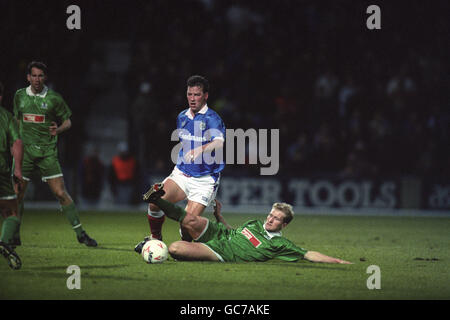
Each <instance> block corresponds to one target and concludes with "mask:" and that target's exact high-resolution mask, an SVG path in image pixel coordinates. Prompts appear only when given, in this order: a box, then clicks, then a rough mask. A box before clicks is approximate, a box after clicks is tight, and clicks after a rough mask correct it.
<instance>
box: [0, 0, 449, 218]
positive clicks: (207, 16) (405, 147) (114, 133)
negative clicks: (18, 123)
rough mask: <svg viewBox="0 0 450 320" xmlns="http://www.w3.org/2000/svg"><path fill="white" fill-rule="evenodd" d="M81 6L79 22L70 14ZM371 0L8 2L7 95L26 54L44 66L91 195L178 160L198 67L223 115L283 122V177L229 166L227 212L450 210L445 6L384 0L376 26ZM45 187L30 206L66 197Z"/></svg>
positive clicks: (95, 202)
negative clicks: (176, 137) (117, 170)
mask: <svg viewBox="0 0 450 320" xmlns="http://www.w3.org/2000/svg"><path fill="white" fill-rule="evenodd" d="M71 4H76V5H78V6H79V7H80V9H81V30H68V29H67V27H66V20H67V18H68V17H69V14H67V13H66V9H67V7H68V6H69V5H71ZM370 4H375V3H369V2H364V1H362V2H360V1H358V2H356V3H355V2H351V1H340V2H331V1H320V2H319V1H220V0H183V1H161V0H152V1H126V2H125V1H31V2H30V1H2V4H1V10H0V11H1V13H0V15H1V18H0V26H1V34H2V45H1V49H0V50H1V51H0V54H1V59H0V64H1V65H0V66H1V69H0V81H2V82H3V83H4V85H5V91H6V94H5V97H4V102H3V105H4V107H6V108H7V109H9V110H12V98H13V95H14V92H15V91H16V90H17V89H19V88H22V87H25V86H27V85H28V84H27V83H26V78H25V76H26V65H27V63H29V62H30V61H31V60H41V61H44V62H45V63H46V64H47V65H48V67H49V74H48V76H49V81H48V85H49V86H50V87H51V88H53V89H55V90H56V91H57V92H59V93H61V94H62V95H63V97H64V98H65V100H66V101H67V103H68V105H69V107H70V108H71V109H72V111H73V116H72V122H73V127H72V128H71V130H70V131H68V132H66V133H64V134H63V135H62V136H60V140H59V150H60V159H61V162H62V165H63V167H64V173H65V180H66V184H67V187H68V189H69V193H71V195H72V196H73V197H74V198H75V199H76V202H77V203H78V204H79V206H80V208H82V209H83V208H92V207H94V208H99V209H102V208H108V209H111V208H121V207H129V206H135V207H136V206H137V207H139V206H141V204H140V202H139V197H140V194H141V193H142V192H144V191H145V189H146V188H147V186H148V185H149V183H150V182H155V181H156V180H157V179H160V178H161V177H165V176H167V175H168V174H169V173H170V171H171V170H172V167H173V164H172V162H171V160H170V152H171V150H172V148H173V147H174V145H175V144H176V143H175V142H171V141H170V135H171V133H172V131H173V130H174V129H175V126H176V124H175V119H176V116H177V114H178V113H179V112H181V111H182V110H183V109H184V108H186V98H185V90H186V88H185V83H186V79H187V78H188V77H189V76H190V75H193V74H201V75H204V76H206V77H207V78H208V79H209V81H210V84H211V90H210V97H209V101H208V105H209V106H210V107H212V108H213V109H214V110H216V111H217V112H218V113H219V114H220V115H221V117H222V118H223V120H224V122H225V125H226V127H227V128H230V129H237V128H242V129H244V130H247V129H251V128H253V129H256V130H258V129H269V131H270V129H279V130H280V131H279V132H280V142H279V143H280V146H279V150H280V155H279V157H280V158H279V159H280V167H279V168H280V169H279V172H278V173H277V175H274V176H260V174H259V172H260V168H261V167H264V166H265V165H263V164H261V163H258V164H246V165H244V164H233V165H228V166H226V168H225V170H224V171H223V175H222V183H221V187H220V189H219V198H220V199H221V200H222V201H223V202H224V204H225V205H226V208H228V209H229V210H231V211H232V210H235V211H239V212H242V211H250V212H255V210H259V208H267V207H268V206H270V204H271V203H272V202H273V201H279V200H283V201H288V202H290V203H292V204H293V205H294V206H295V207H296V210H297V211H302V212H308V210H316V209H317V208H320V210H321V211H324V212H334V211H336V210H337V211H339V210H345V211H346V212H350V211H352V212H353V211H355V212H358V213H361V212H363V213H371V212H375V213H379V212H391V211H392V209H394V210H397V209H408V210H410V211H409V212H414V213H415V214H419V215H426V214H429V213H430V212H432V213H434V214H445V213H448V212H449V210H450V182H449V181H450V166H449V163H450V155H449V154H450V153H449V146H450V137H449V134H450V125H449V124H450V107H449V101H450V99H449V90H448V84H449V81H448V80H449V79H448V75H449V71H450V70H449V62H448V57H449V41H448V39H449V35H450V34H449V29H450V28H449V27H450V26H449V24H450V22H449V20H448V15H447V14H445V13H446V12H449V9H450V4H449V3H448V2H446V1H433V2H432V3H428V2H423V1H413V2H407V3H401V2H397V1H396V2H395V3H394V4H393V3H391V2H388V1H379V2H378V3H376V4H378V5H379V7H380V9H381V30H368V29H367V27H366V20H367V18H368V17H369V14H367V13H366V9H367V7H368V6H369V5H370ZM123 150H128V151H129V153H130V154H131V156H133V157H135V159H136V161H137V167H136V170H137V171H136V174H135V177H134V179H133V180H132V181H131V182H130V183H128V184H127V185H126V186H125V187H126V188H127V189H128V190H130V189H131V190H132V191H131V192H130V194H131V196H130V197H129V198H125V197H121V196H119V195H123V194H124V192H125V191H123V192H121V191H119V190H121V189H120V188H121V186H120V183H117V181H116V183H114V179H113V178H112V177H111V161H112V158H113V156H115V155H116V154H118V153H119V152H120V151H123ZM93 155H97V156H98V160H99V161H100V163H95V162H94V161H93V158H92V156H93ZM40 186H41V182H40V181H39V180H36V181H35V183H34V184H33V185H32V186H30V188H29V190H28V194H27V198H28V200H29V202H28V206H29V207H30V206H33V204H35V205H36V206H37V207H42V206H43V205H53V206H57V202H56V200H54V197H53V196H52V195H51V194H50V191H49V190H48V188H46V187H45V188H41V187H40ZM122 198H124V199H122ZM418 209H419V211H418ZM224 210H225V209H224ZM261 210H262V209H261ZM264 210H266V209H264ZM317 210H319V209H317ZM333 210H334V211H333ZM411 210H412V211H411ZM397 211H398V210H397Z"/></svg>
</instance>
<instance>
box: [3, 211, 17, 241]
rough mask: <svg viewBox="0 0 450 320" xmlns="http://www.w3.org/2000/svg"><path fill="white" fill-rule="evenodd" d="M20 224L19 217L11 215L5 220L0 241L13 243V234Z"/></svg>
mask: <svg viewBox="0 0 450 320" xmlns="http://www.w3.org/2000/svg"><path fill="white" fill-rule="evenodd" d="M19 225H20V220H19V218H17V217H14V216H9V217H8V218H6V219H5V221H3V225H2V235H1V237H0V241H3V242H4V243H7V244H11V242H12V239H13V235H14V233H15V232H16V229H17V228H18V227H19Z"/></svg>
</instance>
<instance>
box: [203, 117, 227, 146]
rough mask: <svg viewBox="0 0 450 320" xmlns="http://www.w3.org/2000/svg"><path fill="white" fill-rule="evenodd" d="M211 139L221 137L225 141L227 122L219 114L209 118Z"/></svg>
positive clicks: (208, 125)
mask: <svg viewBox="0 0 450 320" xmlns="http://www.w3.org/2000/svg"><path fill="white" fill-rule="evenodd" d="M206 124H207V128H208V136H209V141H213V140H215V139H220V140H222V141H225V124H224V123H223V121H222V119H221V118H220V117H219V116H216V117H208V118H207V123H206Z"/></svg>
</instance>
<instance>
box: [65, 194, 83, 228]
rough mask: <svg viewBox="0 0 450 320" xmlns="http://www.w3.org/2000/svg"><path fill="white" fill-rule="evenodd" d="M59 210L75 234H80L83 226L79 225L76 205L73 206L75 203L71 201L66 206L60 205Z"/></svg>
mask: <svg viewBox="0 0 450 320" xmlns="http://www.w3.org/2000/svg"><path fill="white" fill-rule="evenodd" d="M61 211H62V212H63V213H64V214H65V215H66V217H67V219H68V220H69V222H70V225H71V226H72V229H73V230H74V231H75V233H76V234H77V236H80V235H81V232H83V228H82V227H81V222H80V217H79V215H78V210H77V207H75V203H73V202H72V203H71V204H69V205H67V206H61Z"/></svg>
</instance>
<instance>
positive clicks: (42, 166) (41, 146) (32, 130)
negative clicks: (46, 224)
mask: <svg viewBox="0 0 450 320" xmlns="http://www.w3.org/2000/svg"><path fill="white" fill-rule="evenodd" d="M46 75H47V66H46V65H45V64H43V63H42V62H35V61H33V62H31V63H30V64H29V65H28V74H27V80H28V82H29V83H30V86H29V87H27V88H23V89H19V90H17V92H16V94H15V96H14V116H15V117H16V119H17V120H18V121H19V124H20V125H19V129H20V134H21V137H22V140H23V144H24V158H23V165H22V175H23V179H24V180H25V181H24V187H23V188H22V191H21V192H20V193H19V197H18V199H19V210H20V211H21V213H22V212H23V197H24V194H25V190H26V187H27V184H28V182H29V181H30V179H31V177H32V176H33V174H34V173H35V172H37V173H38V174H39V175H40V177H41V178H42V180H43V181H44V182H47V184H48V185H49V187H50V189H51V191H52V192H53V194H54V195H55V196H56V198H57V199H58V200H59V203H60V204H61V210H62V212H63V213H64V214H65V215H66V217H67V219H68V220H69V222H70V224H71V226H72V228H73V230H74V231H75V232H76V235H77V239H78V241H79V242H80V243H84V244H86V245H87V246H90V247H96V246H97V242H96V241H95V240H94V239H92V238H90V237H89V236H88V235H87V233H86V232H85V231H84V230H83V227H82V225H81V222H80V218H79V214H78V210H77V208H76V206H75V204H74V202H73V200H72V198H71V197H70V195H69V194H68V193H67V191H66V188H65V185H64V179H63V174H62V170H61V166H60V164H59V161H58V150H57V139H58V138H57V137H58V134H61V133H62V132H64V131H66V130H68V129H69V128H70V127H71V125H72V123H71V121H70V116H71V115H72V112H71V110H70V109H69V107H68V106H67V104H66V102H65V101H64V99H63V98H62V97H61V95H59V94H58V93H56V92H55V91H53V90H51V89H49V88H48V87H47V86H46V85H45V80H46ZM58 123H59V126H58Z"/></svg>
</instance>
